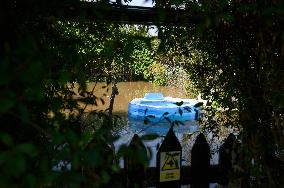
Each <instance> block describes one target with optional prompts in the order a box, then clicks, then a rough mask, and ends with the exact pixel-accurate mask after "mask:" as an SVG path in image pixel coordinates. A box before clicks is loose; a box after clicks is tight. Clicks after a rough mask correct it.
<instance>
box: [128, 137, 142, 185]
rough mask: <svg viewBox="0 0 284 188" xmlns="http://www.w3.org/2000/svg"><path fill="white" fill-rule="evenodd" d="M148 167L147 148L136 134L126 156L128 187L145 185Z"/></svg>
mask: <svg viewBox="0 0 284 188" xmlns="http://www.w3.org/2000/svg"><path fill="white" fill-rule="evenodd" d="M146 167H147V150H146V147H145V145H144V144H143V142H142V141H141V140H140V138H139V136H138V135H137V134H135V135H134V137H133V138H132V140H131V142H130V144H129V146H128V151H127V152H126V156H125V157H124V170H125V176H126V187H129V188H133V187H144V181H145V172H146Z"/></svg>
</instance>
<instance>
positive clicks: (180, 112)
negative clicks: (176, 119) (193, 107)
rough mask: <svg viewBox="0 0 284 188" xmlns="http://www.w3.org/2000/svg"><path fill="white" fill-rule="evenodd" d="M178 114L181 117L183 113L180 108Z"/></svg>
mask: <svg viewBox="0 0 284 188" xmlns="http://www.w3.org/2000/svg"><path fill="white" fill-rule="evenodd" d="M178 113H179V114H180V115H181V116H182V113H183V111H182V109H181V108H179V109H178Z"/></svg>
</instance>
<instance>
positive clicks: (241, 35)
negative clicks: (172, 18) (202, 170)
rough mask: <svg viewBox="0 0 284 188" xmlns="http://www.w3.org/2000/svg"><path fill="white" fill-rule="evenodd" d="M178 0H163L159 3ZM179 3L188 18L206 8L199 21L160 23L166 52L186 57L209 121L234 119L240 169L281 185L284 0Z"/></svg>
mask: <svg viewBox="0 0 284 188" xmlns="http://www.w3.org/2000/svg"><path fill="white" fill-rule="evenodd" d="M176 3H178V1H174V2H171V1H159V2H158V3H157V6H159V7H172V5H175V6H177V5H176ZM181 4H183V5H184V7H185V9H186V12H187V13H188V17H190V16H191V15H196V14H197V15H200V16H201V19H200V22H199V23H198V24H196V25H194V24H192V25H190V24H189V25H187V26H186V27H180V28H176V27H165V28H160V30H159V31H160V33H159V37H160V38H161V40H162V41H161V45H160V46H161V51H163V52H168V51H170V50H171V49H172V53H171V54H181V55H183V56H184V57H185V59H186V63H185V65H184V67H186V69H187V72H188V73H189V76H190V81H191V82H192V84H193V85H194V86H196V88H198V89H199V90H200V92H201V94H202V95H201V96H202V98H203V99H207V100H208V102H209V104H210V105H211V106H209V107H206V110H207V115H208V116H207V118H208V119H207V124H206V126H207V125H208V126H209V127H210V128H214V127H215V128H216V127H218V126H220V125H225V126H232V125H234V126H236V127H237V128H238V129H240V130H241V133H240V135H239V138H240V140H241V142H242V145H241V149H240V151H239V152H240V155H241V159H240V161H237V162H238V165H237V169H238V170H239V173H240V174H242V175H243V176H244V177H249V176H250V177H253V178H252V179H250V178H249V179H248V181H249V182H250V184H251V185H253V186H263V185H264V184H265V186H267V187H277V186H281V181H280V179H283V173H282V172H283V165H282V163H283V159H281V158H279V156H277V155H276V154H275V153H278V152H280V153H282V152H283V147H284V145H283V143H284V142H283V130H284V128H283V105H282V103H283V97H282V99H280V98H279V96H283V86H284V84H283V76H282V74H283V70H284V68H283V53H282V52H281V51H283V41H284V40H283V39H284V38H283V36H284V35H283V29H282V27H281V25H283V21H284V20H283V17H284V16H283V10H284V8H283V3H282V2H280V1H250V2H247V1H198V2H197V1H193V2H191V1H190V2H186V1H183V2H180V4H179V5H181ZM185 20H186V19H185ZM184 24H188V23H186V22H185V23H184ZM173 46H174V47H173ZM276 101H277V102H276ZM280 148H281V149H280ZM281 160H282V161H281ZM252 161H253V162H252ZM281 177H282V178H281ZM282 183H283V182H282Z"/></svg>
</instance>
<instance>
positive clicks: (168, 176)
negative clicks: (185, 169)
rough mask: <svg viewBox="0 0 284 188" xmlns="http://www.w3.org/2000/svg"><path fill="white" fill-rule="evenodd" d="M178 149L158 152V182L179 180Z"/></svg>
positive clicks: (179, 153) (179, 154)
mask: <svg viewBox="0 0 284 188" xmlns="http://www.w3.org/2000/svg"><path fill="white" fill-rule="evenodd" d="M180 157H181V152H180V151H170V152H161V153H160V167H161V168H160V182H165V181H175V180H180Z"/></svg>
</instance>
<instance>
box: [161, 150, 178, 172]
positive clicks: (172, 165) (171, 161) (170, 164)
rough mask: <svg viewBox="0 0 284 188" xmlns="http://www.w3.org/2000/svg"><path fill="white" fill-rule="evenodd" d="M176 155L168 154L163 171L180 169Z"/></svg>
mask: <svg viewBox="0 0 284 188" xmlns="http://www.w3.org/2000/svg"><path fill="white" fill-rule="evenodd" d="M174 156H175V154H170V153H167V156H166V160H165V163H164V165H163V167H162V170H174V169H179V164H178V161H177V160H176V159H175V157H174Z"/></svg>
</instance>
